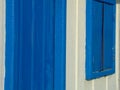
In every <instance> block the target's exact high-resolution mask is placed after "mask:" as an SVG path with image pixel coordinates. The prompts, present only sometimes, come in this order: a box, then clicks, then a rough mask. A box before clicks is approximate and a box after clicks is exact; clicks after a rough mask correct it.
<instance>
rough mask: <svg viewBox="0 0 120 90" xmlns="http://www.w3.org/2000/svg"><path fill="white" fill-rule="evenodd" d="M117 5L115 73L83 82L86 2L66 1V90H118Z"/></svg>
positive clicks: (119, 89) (77, 0)
mask: <svg viewBox="0 0 120 90" xmlns="http://www.w3.org/2000/svg"><path fill="white" fill-rule="evenodd" d="M118 7H119V5H118V4H117V16H116V20H117V24H116V25H117V26H116V27H117V28H116V34H117V35H116V73H115V74H114V75H110V76H107V77H103V78H99V79H95V80H92V81H86V80H85V45H86V41H85V39H86V34H85V33H86V0H67V57H66V60H67V61H66V63H67V66H66V72H67V74H66V90H120V88H119V80H120V79H119V78H120V75H119V70H120V68H119V59H120V58H119V30H120V29H119V26H120V24H119V23H118V22H120V20H119V17H120V16H118V11H120V8H119V9H118ZM118 24H119V25H118Z"/></svg>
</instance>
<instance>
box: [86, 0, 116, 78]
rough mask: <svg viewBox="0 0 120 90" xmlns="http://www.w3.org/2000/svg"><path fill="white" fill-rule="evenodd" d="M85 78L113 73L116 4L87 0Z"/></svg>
mask: <svg viewBox="0 0 120 90" xmlns="http://www.w3.org/2000/svg"><path fill="white" fill-rule="evenodd" d="M86 5H87V10H86V11H87V12H86V13H87V15H86V18H87V19H86V79H87V80H91V79H95V78H99V77H102V76H106V75H111V74H113V73H115V12H116V5H115V4H113V3H111V2H109V3H108V2H105V1H104V2H101V1H100V0H87V4H86Z"/></svg>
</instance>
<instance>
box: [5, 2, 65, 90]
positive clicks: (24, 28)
mask: <svg viewBox="0 0 120 90" xmlns="http://www.w3.org/2000/svg"><path fill="white" fill-rule="evenodd" d="M65 54H66V0H6V75H5V90H65V76H66V75H65V65H66V63H65V62H66V55H65Z"/></svg>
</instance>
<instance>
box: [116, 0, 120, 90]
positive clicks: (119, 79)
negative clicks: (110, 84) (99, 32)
mask: <svg viewBox="0 0 120 90" xmlns="http://www.w3.org/2000/svg"><path fill="white" fill-rule="evenodd" d="M119 59H120V0H117V5H116V83H117V90H119V89H120V61H119Z"/></svg>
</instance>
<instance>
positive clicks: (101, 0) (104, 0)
mask: <svg viewBox="0 0 120 90" xmlns="http://www.w3.org/2000/svg"><path fill="white" fill-rule="evenodd" d="M95 1H98V2H102V3H107V4H115V3H116V0H95Z"/></svg>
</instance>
